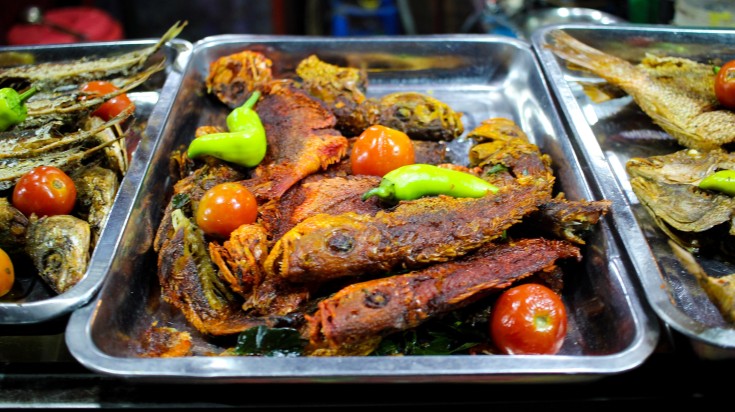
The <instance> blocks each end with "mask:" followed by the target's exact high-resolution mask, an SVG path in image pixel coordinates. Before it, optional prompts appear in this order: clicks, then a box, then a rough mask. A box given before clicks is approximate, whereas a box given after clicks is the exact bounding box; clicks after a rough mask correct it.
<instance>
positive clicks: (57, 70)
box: [0, 21, 187, 90]
mask: <svg viewBox="0 0 735 412" xmlns="http://www.w3.org/2000/svg"><path fill="white" fill-rule="evenodd" d="M186 25H187V22H185V21H184V22H176V24H174V25H173V26H172V27H171V28H170V29H168V31H166V33H164V34H163V36H161V38H160V39H159V41H158V42H157V43H156V44H154V45H152V46H150V47H146V48H144V49H142V50H136V51H133V52H129V53H125V54H122V55H118V56H110V57H103V58H90V59H82V60H77V61H73V62H68V63H58V62H54V63H38V64H32V65H23V66H16V67H11V68H7V69H0V84H3V85H4V84H7V83H8V82H11V81H18V80H23V81H26V82H28V83H33V84H34V85H35V86H36V87H38V88H39V89H44V90H49V89H52V88H54V87H56V86H58V85H61V84H66V83H69V82H75V83H82V82H84V81H89V80H98V79H101V78H108V77H113V76H115V75H122V76H127V75H130V74H133V73H135V72H137V71H138V70H140V69H141V67H142V66H143V65H144V64H145V63H146V62H147V61H148V59H149V58H150V57H151V56H152V55H153V54H154V53H156V52H157V51H158V50H159V49H160V48H161V47H163V45H164V44H166V42H168V41H170V40H173V39H174V38H175V37H176V36H178V35H179V33H181V31H182V30H183V29H184V27H186Z"/></svg>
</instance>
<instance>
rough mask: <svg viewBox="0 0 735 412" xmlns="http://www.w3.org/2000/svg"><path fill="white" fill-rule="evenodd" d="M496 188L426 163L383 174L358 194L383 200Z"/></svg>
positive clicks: (474, 192)
mask: <svg viewBox="0 0 735 412" xmlns="http://www.w3.org/2000/svg"><path fill="white" fill-rule="evenodd" d="M497 191H498V188H497V187H496V186H494V185H492V184H490V183H488V182H487V181H485V180H483V179H481V178H479V177H477V176H475V175H472V174H469V173H465V172H460V171H458V170H452V169H445V168H442V167H438V166H434V165H429V164H411V165H406V166H401V167H399V168H397V169H394V170H392V171H390V172H388V173H386V174H385V176H383V179H382V180H381V181H380V185H379V186H378V187H376V188H373V189H370V190H368V191H367V192H365V194H364V195H363V196H362V199H363V200H367V199H369V198H370V197H372V196H378V197H379V198H380V199H382V200H386V201H398V200H413V199H418V198H420V197H423V196H435V195H448V196H453V197H483V196H485V195H486V194H488V193H489V192H492V193H495V192H497Z"/></svg>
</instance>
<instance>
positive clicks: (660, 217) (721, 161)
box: [626, 149, 735, 247]
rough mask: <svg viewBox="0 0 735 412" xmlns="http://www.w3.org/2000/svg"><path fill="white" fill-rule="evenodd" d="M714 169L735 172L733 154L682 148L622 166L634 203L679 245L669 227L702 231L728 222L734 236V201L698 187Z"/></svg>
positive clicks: (679, 240) (632, 161) (718, 193)
mask: <svg viewBox="0 0 735 412" xmlns="http://www.w3.org/2000/svg"><path fill="white" fill-rule="evenodd" d="M718 169H735V154H732V153H728V152H726V151H724V150H721V149H715V150H710V151H706V152H701V151H697V150H689V149H684V150H679V151H677V152H674V153H671V154H667V155H661V156H651V157H647V158H632V159H630V160H629V161H628V162H627V164H626V170H627V172H628V174H629V175H630V184H631V187H632V189H633V192H634V193H635V195H636V197H638V200H640V202H641V204H643V205H644V206H645V208H646V210H647V211H648V212H649V214H650V215H651V217H652V218H653V219H654V221H655V222H656V223H657V224H658V226H659V227H660V228H661V229H662V230H663V231H664V232H665V233H667V234H668V235H669V236H670V237H671V238H672V239H676V240H677V241H678V242H680V243H681V242H682V240H681V239H680V238H679V236H678V235H677V234H676V233H675V232H673V231H672V230H671V229H670V227H671V228H674V229H676V230H679V231H682V232H703V231H706V230H708V229H711V228H713V227H714V226H716V225H719V224H722V223H726V222H728V221H729V222H730V223H729V224H730V225H731V226H730V234H732V235H735V225H733V219H735V198H733V197H731V196H728V195H726V194H724V193H720V192H714V191H709V190H703V189H699V187H698V184H699V182H700V181H701V180H702V179H703V178H704V177H706V176H708V175H709V174H711V173H714V172H715V171H717V170H718ZM687 246H688V247H689V246H691V245H687Z"/></svg>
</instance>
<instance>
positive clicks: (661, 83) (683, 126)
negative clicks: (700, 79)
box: [548, 30, 735, 150]
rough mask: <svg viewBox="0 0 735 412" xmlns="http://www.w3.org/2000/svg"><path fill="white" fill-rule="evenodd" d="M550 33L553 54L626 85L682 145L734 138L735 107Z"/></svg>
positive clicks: (709, 146) (704, 144)
mask: <svg viewBox="0 0 735 412" xmlns="http://www.w3.org/2000/svg"><path fill="white" fill-rule="evenodd" d="M551 36H552V38H553V40H554V42H553V44H549V45H548V47H549V49H551V50H552V51H553V52H554V53H555V54H556V55H557V56H559V57H561V58H562V59H565V60H567V61H568V62H570V63H573V64H575V65H577V66H579V67H582V68H584V69H586V70H588V71H590V72H593V73H594V74H595V75H597V76H600V77H601V78H603V79H605V80H607V81H608V82H610V83H612V84H614V85H616V86H619V87H620V88H622V89H623V90H625V92H626V93H628V94H629V95H630V96H631V97H632V98H633V100H635V102H636V103H637V104H638V106H639V107H640V108H641V110H643V111H644V112H645V113H646V114H647V115H648V116H650V117H651V119H652V120H653V121H654V123H656V124H658V125H659V126H660V127H661V128H662V129H663V130H665V131H666V132H667V133H669V134H670V135H671V136H672V137H674V138H675V139H676V140H677V141H678V142H679V143H680V144H681V145H683V146H686V147H689V148H695V149H701V150H709V149H714V148H717V147H720V146H722V145H724V144H727V143H731V142H735V113H733V112H732V111H730V110H718V108H717V107H715V106H713V100H712V98H711V96H705V97H703V96H697V95H694V94H692V93H690V92H688V91H687V90H683V89H682V88H680V87H677V86H672V84H671V83H670V82H668V81H666V80H665V79H664V78H658V77H656V76H651V75H649V74H648V69H645V68H642V67H638V66H635V65H633V64H632V63H630V62H628V61H625V60H623V59H621V58H618V57H616V56H612V55H609V54H606V53H604V52H602V51H600V50H597V49H595V48H593V47H590V46H589V45H587V44H584V43H582V42H580V41H579V40H577V39H575V38H574V37H572V36H570V35H569V34H567V33H565V32H564V31H562V30H555V31H553V32H552V34H551ZM711 93H712V94H714V91H712V92H711Z"/></svg>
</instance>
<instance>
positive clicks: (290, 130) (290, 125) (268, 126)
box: [247, 82, 348, 201]
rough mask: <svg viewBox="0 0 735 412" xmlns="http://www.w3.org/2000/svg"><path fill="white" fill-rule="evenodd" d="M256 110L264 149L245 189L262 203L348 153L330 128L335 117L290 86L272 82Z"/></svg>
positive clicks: (333, 123) (342, 139) (304, 93)
mask: <svg viewBox="0 0 735 412" xmlns="http://www.w3.org/2000/svg"><path fill="white" fill-rule="evenodd" d="M255 110H256V111H257V113H258V115H259V116H260V119H261V121H262V122H263V127H264V128H265V132H266V139H267V141H268V148H267V150H266V154H265V158H264V159H263V161H262V162H261V163H260V165H258V167H257V168H256V169H255V173H254V174H255V176H256V177H255V178H253V179H252V180H253V182H251V183H248V184H247V185H248V186H250V187H253V191H254V193H253V194H254V195H256V197H258V198H259V199H261V200H263V201H267V200H270V199H277V198H279V197H281V196H282V195H283V194H284V193H285V192H286V191H287V190H288V189H289V188H290V187H291V186H293V185H294V184H296V183H297V182H298V181H300V180H301V179H303V178H305V177H306V176H309V175H311V174H313V173H316V172H317V171H319V170H324V169H326V168H327V167H328V166H329V165H331V164H334V163H336V162H338V161H340V160H341V159H342V158H343V157H344V156H345V154H346V153H347V146H348V142H347V139H346V138H345V137H344V136H342V134H341V133H340V132H339V131H337V130H336V129H334V126H335V124H336V119H335V117H334V115H333V114H332V113H331V112H330V111H329V110H328V109H327V108H326V107H324V105H323V103H321V102H320V101H318V100H316V99H315V98H313V97H311V96H309V95H308V94H307V93H306V92H305V91H303V90H301V89H299V88H297V87H295V86H294V85H293V84H292V83H290V82H271V83H270V84H269V86H268V89H267V93H266V94H264V96H263V98H262V99H261V100H260V101H259V102H258V104H257V106H256V107H255Z"/></svg>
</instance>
